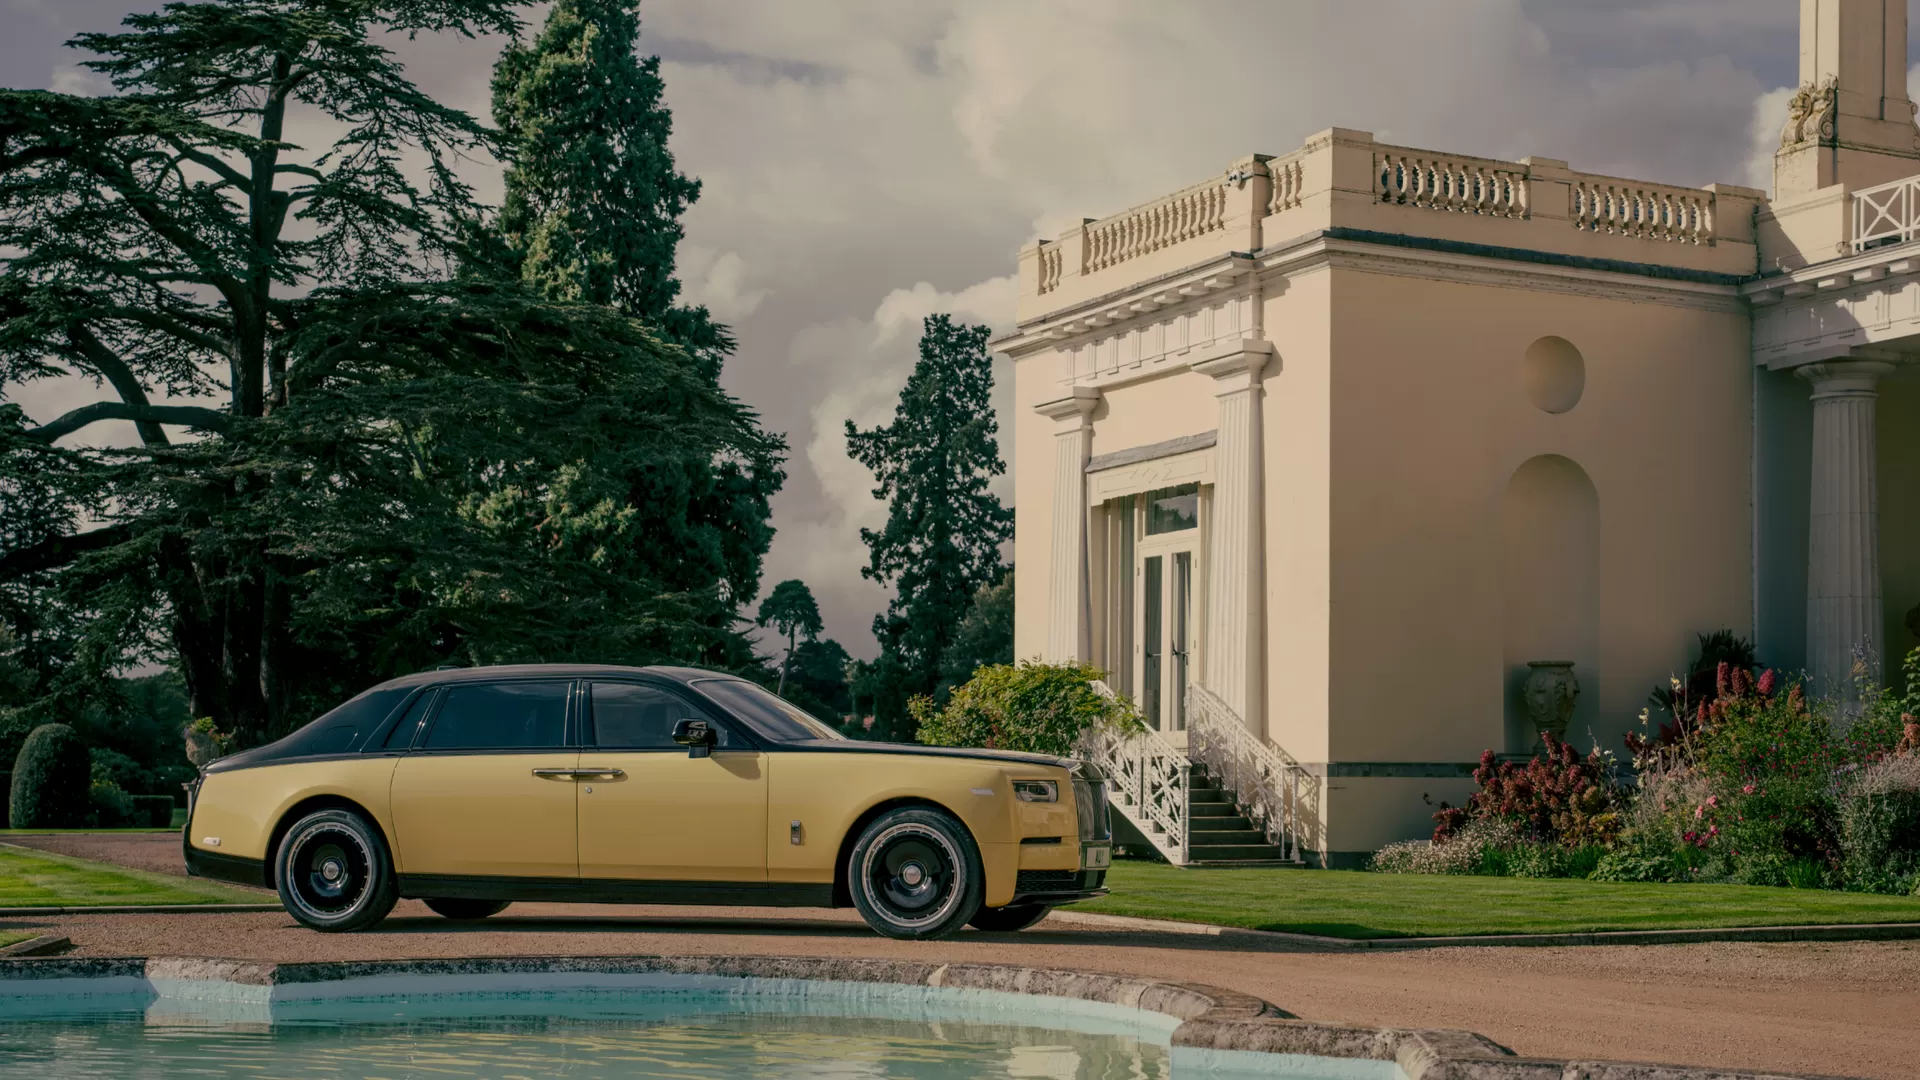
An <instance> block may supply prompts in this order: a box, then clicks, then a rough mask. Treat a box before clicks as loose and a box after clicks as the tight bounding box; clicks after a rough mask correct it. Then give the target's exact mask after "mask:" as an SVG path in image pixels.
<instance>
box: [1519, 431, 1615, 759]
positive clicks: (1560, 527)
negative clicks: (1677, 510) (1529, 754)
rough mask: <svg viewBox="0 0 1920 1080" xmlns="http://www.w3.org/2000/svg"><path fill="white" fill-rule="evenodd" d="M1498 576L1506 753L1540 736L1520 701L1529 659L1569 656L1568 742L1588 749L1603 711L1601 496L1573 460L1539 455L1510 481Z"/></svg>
mask: <svg viewBox="0 0 1920 1080" xmlns="http://www.w3.org/2000/svg"><path fill="white" fill-rule="evenodd" d="M1501 577H1502V587H1503V591H1504V593H1505V613H1506V619H1505V624H1504V626H1503V628H1502V629H1503V632H1504V641H1503V646H1504V647H1503V654H1504V657H1505V672H1504V678H1503V680H1502V684H1503V689H1504V695H1503V696H1504V699H1505V703H1506V733H1507V745H1506V747H1505V749H1506V750H1508V751H1514V752H1522V753H1524V752H1526V751H1528V750H1529V749H1531V748H1532V746H1533V745H1534V740H1535V739H1536V738H1537V735H1536V730H1535V728H1534V726H1533V724H1532V722H1531V721H1530V720H1529V719H1528V717H1527V711H1526V705H1525V703H1524V701H1523V700H1522V697H1521V687H1522V685H1523V684H1524V683H1525V681H1526V678H1527V674H1528V671H1529V669H1528V667H1527V663H1528V662H1529V661H1532V660H1571V661H1573V662H1574V669H1573V670H1574V675H1575V676H1576V677H1577V678H1578V679H1579V681H1580V696H1579V699H1578V702H1577V705H1576V708H1575V710H1574V714H1573V720H1572V722H1571V723H1569V724H1568V725H1567V739H1568V741H1569V742H1571V743H1573V744H1574V745H1575V746H1577V747H1580V748H1581V749H1585V748H1587V747H1588V746H1590V745H1591V739H1590V738H1589V736H1588V732H1589V731H1591V730H1592V729H1594V728H1595V727H1597V726H1598V725H1597V721H1598V719H1599V715H1600V713H1599V703H1600V686H1599V682H1600V679H1599V675H1600V673H1599V658H1600V495H1599V492H1598V491H1596V490H1595V489H1594V486H1593V480H1592V479H1591V478H1589V477H1588V476H1587V471H1586V470H1585V469H1582V468H1581V467H1580V466H1579V464H1578V463H1576V462H1574V461H1573V460H1572V459H1570V458H1565V457H1561V456H1560V455H1558V454H1542V455H1540V456H1539V457H1535V458H1530V459H1528V460H1527V461H1526V462H1524V463H1523V464H1522V465H1521V466H1520V467H1519V468H1518V469H1516V470H1514V473H1513V476H1512V477H1510V478H1509V479H1508V481H1507V490H1506V494H1505V497H1504V499H1503V500H1502V504H1501Z"/></svg>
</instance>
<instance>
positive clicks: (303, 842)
mask: <svg viewBox="0 0 1920 1080" xmlns="http://www.w3.org/2000/svg"><path fill="white" fill-rule="evenodd" d="M372 880H373V860H372V859H371V858H370V857H369V855H368V852H367V846H366V844H365V842H364V841H363V840H362V839H361V838H360V837H359V836H358V835H357V834H356V833H355V832H354V831H353V830H352V829H349V828H346V827H344V826H341V825H336V824H333V823H331V822H322V823H320V824H317V825H312V826H309V827H308V828H306V829H303V830H301V831H300V833H299V834H298V835H296V836H295V837H294V839H293V844H292V850H291V851H290V852H289V853H288V857H287V884H288V885H289V886H290V888H289V889H288V892H290V893H291V894H292V895H293V900H294V903H295V904H297V905H298V906H299V907H300V908H301V909H302V910H303V911H305V912H306V913H307V914H309V915H311V916H314V917H316V918H321V919H335V918H339V917H340V916H342V915H346V914H348V913H350V912H351V911H353V909H354V908H356V907H358V906H359V905H360V902H361V901H363V900H364V899H366V896H367V892H368V885H369V884H371V882H372Z"/></svg>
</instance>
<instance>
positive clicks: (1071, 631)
mask: <svg viewBox="0 0 1920 1080" xmlns="http://www.w3.org/2000/svg"><path fill="white" fill-rule="evenodd" d="M1099 404H1100V392H1099V391H1098V390H1095V389H1092V388H1091V387H1085V386H1076V387H1074V388H1073V391H1072V393H1070V394H1068V395H1067V396H1066V397H1063V398H1058V399H1056V400H1053V401H1048V402H1044V403H1042V404H1040V405H1038V406H1036V407H1035V408H1036V411H1038V412H1039V413H1041V414H1042V415H1043V416H1046V417H1047V418H1049V419H1051V420H1053V421H1054V423H1055V424H1056V425H1057V426H1056V428H1055V431H1054V437H1053V544H1052V546H1051V553H1050V556H1049V562H1050V565H1049V567H1048V572H1047V651H1046V657H1045V659H1046V660H1047V661H1049V662H1050V663H1065V662H1068V661H1073V660H1085V659H1088V658H1089V657H1090V656H1091V655H1092V653H1091V642H1090V641H1089V640H1088V637H1087V626H1088V620H1089V615H1090V610H1089V600H1088V594H1087V459H1088V457H1089V455H1090V454H1091V453H1092V448H1093V410H1094V408H1095V407H1096V406H1098V405H1099Z"/></svg>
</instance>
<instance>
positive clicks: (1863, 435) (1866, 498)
mask: <svg viewBox="0 0 1920 1080" xmlns="http://www.w3.org/2000/svg"><path fill="white" fill-rule="evenodd" d="M1892 370H1893V365H1892V364H1889V363H1884V362H1882V361H1878V360H1859V359H1845V358H1842V359H1838V360H1832V361H1826V362H1822V363H1818V364H1809V365H1807V366H1805V367H1801V368H1798V369H1796V374H1798V375H1799V376H1800V377H1801V378H1804V379H1806V380H1807V381H1808V382H1810V383H1812V384H1813V498H1812V505H1811V507H1810V513H1809V519H1810V533H1809V536H1808V541H1809V542H1808V545H1807V668H1808V674H1809V675H1810V676H1811V677H1812V679H1813V686H1814V689H1815V690H1816V691H1817V692H1819V693H1825V694H1833V695H1835V696H1837V697H1839V698H1840V699H1841V700H1842V701H1844V702H1848V703H1851V702H1853V700H1854V698H1855V692H1854V682H1853V664H1854V657H1855V655H1856V653H1858V654H1861V655H1862V657H1863V659H1865V661H1866V663H1867V677H1868V678H1870V679H1872V680H1874V681H1875V682H1876V683H1877V682H1878V681H1879V680H1880V674H1881V664H1880V647H1881V645H1882V642H1881V640H1880V639H1881V637H1882V633H1881V623H1882V621H1883V620H1884V618H1885V613H1884V612H1882V610H1881V599H1880V509H1879V492H1878V486H1877V480H1876V477H1875V473H1876V471H1877V470H1876V468H1875V460H1874V459H1875V455H1876V454H1877V453H1878V450H1879V443H1878V440H1877V438H1876V435H1875V431H1874V402H1875V400H1876V398H1877V397H1878V396H1879V395H1878V394H1877V393H1876V391H1875V386H1876V384H1877V383H1878V382H1879V381H1880V377H1881V376H1882V375H1885V374H1886V373H1887V372H1889V371H1892Z"/></svg>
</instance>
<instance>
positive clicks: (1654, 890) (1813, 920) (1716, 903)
mask: <svg viewBox="0 0 1920 1080" xmlns="http://www.w3.org/2000/svg"><path fill="white" fill-rule="evenodd" d="M1107 885H1108V887H1110V888H1111V889H1112V890H1113V895H1111V896H1108V897H1105V898H1103V899H1100V900H1094V901H1091V902H1088V903H1085V904H1075V905H1074V906H1073V908H1072V909H1071V910H1074V911H1086V912H1097V913H1100V914H1104V915H1132V916H1136V917H1139V918H1148V919H1178V920H1182V921H1185V922H1205V923H1216V924H1219V925H1222V926H1238V927H1245V928H1248V929H1253V930H1285V931H1290V932H1292V933H1298V934H1322V935H1325V936H1328V937H1342V938H1386V937H1428V936H1453V935H1464V934H1550V933H1579V932H1584V931H1595V930H1656V929H1657V930H1675V929H1693V928H1701V927H1725V926H1788V925H1796V924H1821V923H1877V922H1920V897H1900V896H1869V895H1863V894H1859V893H1839V892H1823V891H1818V890H1810V889H1766V888H1757V887H1752V886H1746V885H1616V884H1610V883H1604V882H1597V881H1568V880H1541V879H1530V878H1496V877H1435V876H1428V875H1416V874H1369V873H1362V872H1359V871H1350V870H1176V869H1174V868H1173V867H1171V866H1167V865H1165V864H1162V863H1147V862H1132V861H1125V860H1122V861H1116V862H1115V863H1114V865H1113V870H1112V872H1111V873H1109V874H1108V876H1107Z"/></svg>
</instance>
